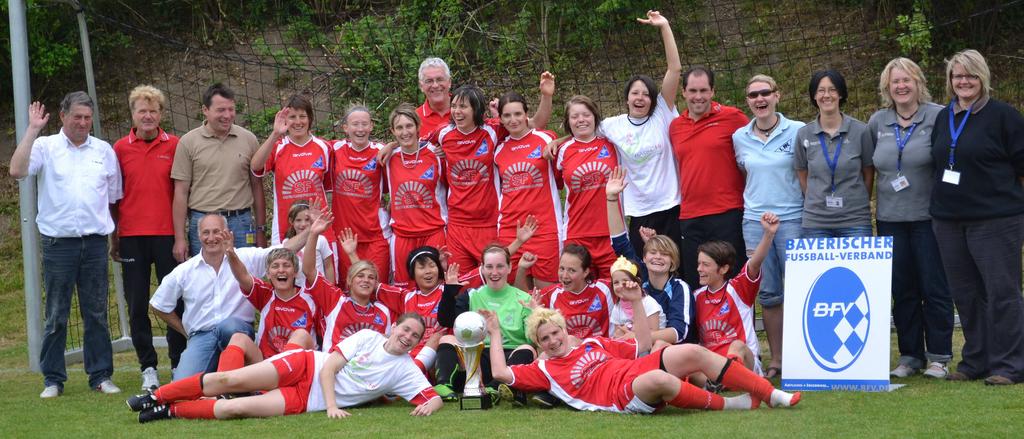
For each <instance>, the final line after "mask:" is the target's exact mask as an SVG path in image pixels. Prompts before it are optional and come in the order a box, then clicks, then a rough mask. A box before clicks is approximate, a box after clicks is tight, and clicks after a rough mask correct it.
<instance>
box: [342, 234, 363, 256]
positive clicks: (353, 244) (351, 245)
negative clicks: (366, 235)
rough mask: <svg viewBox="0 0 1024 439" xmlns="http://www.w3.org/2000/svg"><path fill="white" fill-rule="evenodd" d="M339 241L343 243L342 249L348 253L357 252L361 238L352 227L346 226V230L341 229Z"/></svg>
mask: <svg viewBox="0 0 1024 439" xmlns="http://www.w3.org/2000/svg"><path fill="white" fill-rule="evenodd" d="M338 243H339V244H341V251H343V252H345V254H346V255H349V254H352V253H355V252H356V249H358V248H359V239H358V237H357V236H356V234H355V232H353V231H352V229H350V228H348V227H346V228H345V230H342V231H341V236H339V237H338Z"/></svg>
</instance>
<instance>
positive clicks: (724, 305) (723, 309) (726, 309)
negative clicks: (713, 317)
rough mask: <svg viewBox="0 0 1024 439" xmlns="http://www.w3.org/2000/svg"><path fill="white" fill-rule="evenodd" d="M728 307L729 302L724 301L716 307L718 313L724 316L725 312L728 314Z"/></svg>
mask: <svg viewBox="0 0 1024 439" xmlns="http://www.w3.org/2000/svg"><path fill="white" fill-rule="evenodd" d="M730 309H732V308H730V307H729V302H724V303H722V307H721V308H719V309H718V315H720V316H724V315H726V314H729V310H730Z"/></svg>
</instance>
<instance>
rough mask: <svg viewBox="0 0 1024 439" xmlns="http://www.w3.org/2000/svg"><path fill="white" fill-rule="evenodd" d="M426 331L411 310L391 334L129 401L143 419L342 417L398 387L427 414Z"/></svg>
mask: <svg viewBox="0 0 1024 439" xmlns="http://www.w3.org/2000/svg"><path fill="white" fill-rule="evenodd" d="M423 330H424V324H423V317H420V316H419V315H418V314H415V313H405V314H403V315H402V316H400V317H399V318H398V320H397V322H396V323H395V325H394V327H393V328H392V329H391V335H390V336H389V337H387V338H385V337H384V336H383V335H382V334H380V333H378V332H376V331H373V330H369V329H364V330H362V331H359V332H357V333H355V334H354V335H352V336H351V337H348V338H346V339H345V340H344V341H342V342H341V343H338V344H337V345H336V346H335V347H334V349H332V351H331V353H330V354H327V353H324V352H319V351H313V350H293V351H288V352H283V353H281V354H278V355H275V356H273V357H271V358H268V359H267V360H264V361H261V362H259V363H256V364H253V365H250V366H246V367H243V368H241V369H235V370H230V371H217V372H212V373H199V374H195V375H193V376H191V377H188V378H185V379H182V380H179V381H175V382H173V383H170V384H167V385H164V386H161V387H160V388H159V389H157V390H155V391H153V392H150V393H144V394H141V395H136V396H133V397H131V398H129V399H128V400H127V401H126V403H127V404H128V407H129V408H131V409H132V410H133V411H137V412H139V422H140V423H145V422H150V421H156V420H161V419H169V418H188V419H232V418H256V417H270V416H281V415H293V414H298V413H304V412H315V411H324V410H326V411H327V416H328V417H329V418H344V417H347V416H349V413H348V412H346V411H345V410H342V409H341V408H339V407H352V406H356V405H360V404H364V403H366V402H370V401H374V400H376V399H377V398H380V397H381V396H384V395H386V394H395V395H398V396H400V397H402V398H404V399H405V400H407V401H409V402H410V403H412V404H415V405H416V408H415V409H413V411H412V412H411V413H410V414H411V415H413V416H429V415H430V414H432V413H434V412H435V411H437V410H439V409H440V408H441V407H442V406H443V405H444V404H443V402H442V401H441V399H440V398H439V397H438V396H437V393H436V392H434V388H433V387H431V385H430V382H428V381H427V379H426V377H424V376H423V373H422V372H420V370H419V368H417V367H416V365H415V364H414V363H413V359H412V357H410V356H409V351H410V350H412V348H414V347H415V346H416V344H417V343H419V341H420V338H421V337H422V336H423ZM502 364H504V362H503V363H502ZM255 391H265V393H262V394H259V395H255V396H246V397H241V398H234V399H215V398H204V397H216V396H219V395H226V394H238V393H244V392H255Z"/></svg>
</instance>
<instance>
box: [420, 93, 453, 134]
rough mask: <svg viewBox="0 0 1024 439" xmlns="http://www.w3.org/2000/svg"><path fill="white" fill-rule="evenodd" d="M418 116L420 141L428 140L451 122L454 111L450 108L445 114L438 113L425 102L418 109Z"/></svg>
mask: <svg viewBox="0 0 1024 439" xmlns="http://www.w3.org/2000/svg"><path fill="white" fill-rule="evenodd" d="M416 114H417V115H418V116H419V117H420V139H427V138H429V137H430V134H431V133H433V132H434V131H436V130H437V129H438V128H440V127H443V126H445V125H447V124H448V123H450V122H451V117H452V110H451V108H449V109H448V111H446V112H444V113H438V112H436V111H434V110H433V109H432V108H430V104H429V103H427V101H425V100H424V101H423V105H420V106H419V107H418V108H416Z"/></svg>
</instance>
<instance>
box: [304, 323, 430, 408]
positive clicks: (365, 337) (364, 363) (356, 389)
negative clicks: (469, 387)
mask: <svg viewBox="0 0 1024 439" xmlns="http://www.w3.org/2000/svg"><path fill="white" fill-rule="evenodd" d="M385 341H387V337H384V336H383V335H381V334H380V333H379V332H377V331H374V330H371V329H364V330H362V331H359V332H357V333H355V334H353V335H352V336H351V337H348V338H346V339H345V340H343V341H342V342H341V343H338V345H337V348H338V350H339V351H341V355H343V356H344V357H345V359H346V360H348V361H347V362H346V363H345V367H344V368H342V369H341V371H340V372H338V375H337V376H335V380H334V398H335V401H336V402H337V404H338V407H352V406H355V405H359V404H362V403H365V402H369V401H373V400H375V399H377V398H380V397H381V396H383V395H385V394H395V395H398V396H400V397H402V399H405V400H406V401H410V402H413V401H414V400H416V398H417V397H421V394H423V392H426V391H428V390H429V391H430V392H428V393H432V391H433V387H432V386H431V385H430V382H429V381H427V377H426V376H424V375H423V372H421V371H420V369H419V368H418V367H416V364H415V363H413V360H412V357H411V356H410V355H409V354H401V355H392V354H390V353H388V352H387V351H386V350H384V342H385ZM314 355H315V357H314V358H316V373H315V374H314V375H313V383H312V385H311V386H310V388H309V401H308V402H307V404H306V411H307V412H315V411H323V410H327V407H326V403H325V402H324V394H323V390H322V389H321V388H320V370H322V369H323V366H324V362H325V361H326V360H327V357H329V356H330V354H327V353H323V352H315V353H314ZM420 399H423V398H422V397H421V398H420ZM417 401H418V400H417ZM419 402H423V401H419Z"/></svg>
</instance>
